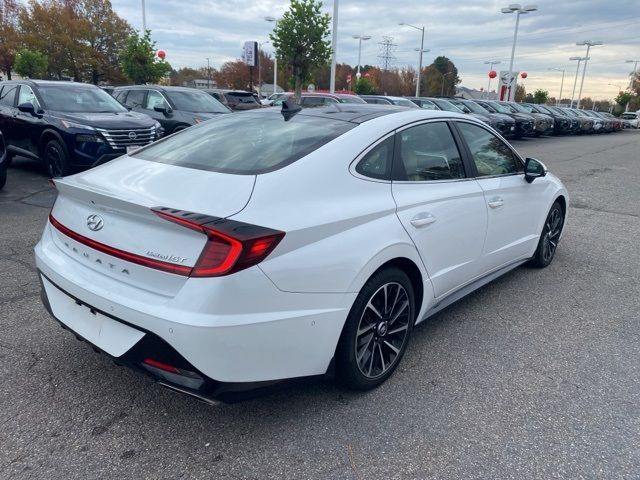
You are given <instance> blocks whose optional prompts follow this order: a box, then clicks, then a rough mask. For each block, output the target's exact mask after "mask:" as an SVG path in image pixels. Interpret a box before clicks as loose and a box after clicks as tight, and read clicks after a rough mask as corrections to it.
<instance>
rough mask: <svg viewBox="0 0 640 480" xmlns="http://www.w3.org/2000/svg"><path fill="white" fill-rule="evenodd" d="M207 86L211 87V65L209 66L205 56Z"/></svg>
mask: <svg viewBox="0 0 640 480" xmlns="http://www.w3.org/2000/svg"><path fill="white" fill-rule="evenodd" d="M207 88H211V67H210V66H209V57H207Z"/></svg>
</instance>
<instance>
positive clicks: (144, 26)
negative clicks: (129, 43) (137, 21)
mask: <svg viewBox="0 0 640 480" xmlns="http://www.w3.org/2000/svg"><path fill="white" fill-rule="evenodd" d="M146 32H147V9H146V8H145V6H144V0H142V35H143V36H144V34H145V33H146Z"/></svg>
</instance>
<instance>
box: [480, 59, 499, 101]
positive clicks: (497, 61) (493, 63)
mask: <svg viewBox="0 0 640 480" xmlns="http://www.w3.org/2000/svg"><path fill="white" fill-rule="evenodd" d="M500 63H502V62H501V61H500V60H487V61H486V62H484V64H485V65H489V72H491V71H493V66H494V65H499V64H500ZM490 89H491V77H489V82H488V83H487V98H489V91H490Z"/></svg>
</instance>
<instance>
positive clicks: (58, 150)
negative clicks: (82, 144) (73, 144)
mask: <svg viewBox="0 0 640 480" xmlns="http://www.w3.org/2000/svg"><path fill="white" fill-rule="evenodd" d="M42 161H43V162H44V166H45V169H46V171H47V175H49V177H50V178H54V177H64V176H66V175H69V174H71V162H70V161H69V154H68V153H67V149H66V148H65V147H64V145H62V144H61V143H60V142H59V141H58V140H49V141H48V142H47V143H46V144H45V146H44V148H43V149H42Z"/></svg>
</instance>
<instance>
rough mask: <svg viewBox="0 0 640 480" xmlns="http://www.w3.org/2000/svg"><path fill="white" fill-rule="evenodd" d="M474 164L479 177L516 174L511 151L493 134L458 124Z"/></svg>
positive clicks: (465, 124)
mask: <svg viewBox="0 0 640 480" xmlns="http://www.w3.org/2000/svg"><path fill="white" fill-rule="evenodd" d="M458 128H459V129H460V132H461V133H462V137H463V138H464V139H465V141H466V142H467V145H468V146H469V150H470V151H471V156H472V157H473V161H474V163H475V164H476V168H477V170H478V176H479V177H487V176H492V175H505V174H510V173H516V172H517V171H518V167H517V164H516V160H515V158H514V156H513V152H512V151H511V149H510V148H509V147H508V146H507V145H506V144H505V143H504V142H503V141H502V140H500V139H499V138H498V137H496V136H495V135H494V134H493V133H491V132H489V131H488V130H485V129H484V128H481V127H478V126H477V125H472V124H470V123H463V122H459V123H458Z"/></svg>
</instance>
